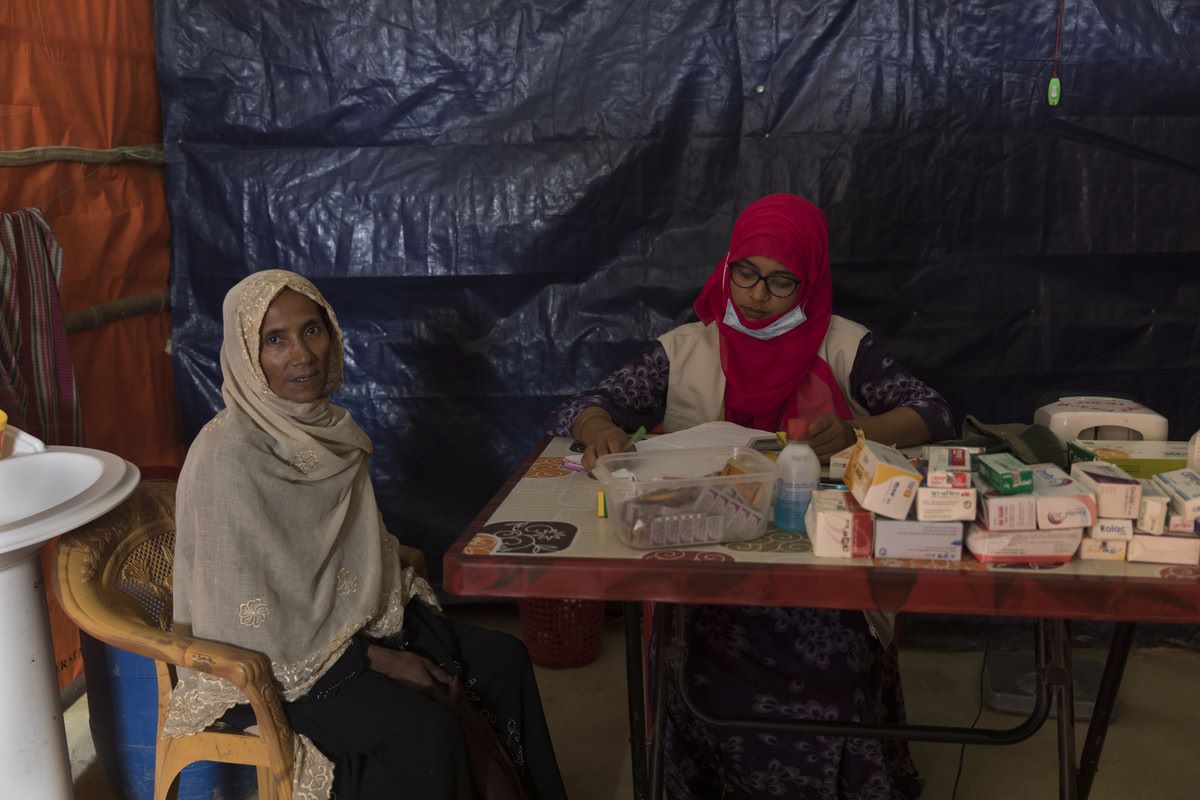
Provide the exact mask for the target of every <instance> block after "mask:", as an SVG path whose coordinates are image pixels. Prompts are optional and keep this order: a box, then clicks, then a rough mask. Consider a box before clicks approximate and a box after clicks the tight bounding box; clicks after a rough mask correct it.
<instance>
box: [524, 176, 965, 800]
mask: <svg viewBox="0 0 1200 800" xmlns="http://www.w3.org/2000/svg"><path fill="white" fill-rule="evenodd" d="M694 307H695V310H696V315H697V317H699V321H698V322H692V323H689V324H686V325H681V326H680V327H678V328H675V329H674V330H671V331H668V332H667V333H665V334H663V335H662V336H660V337H659V338H658V340H657V341H655V342H654V343H652V344H651V345H650V346H649V347H648V348H647V349H646V350H645V352H643V353H642V354H641V356H639V357H638V358H635V359H634V360H633V361H631V362H630V363H628V364H626V365H625V366H624V367H622V368H621V369H619V370H617V371H616V372H615V373H613V374H612V375H610V376H609V377H607V378H605V379H604V380H603V381H602V382H601V383H600V384H599V385H598V386H596V387H594V388H591V389H588V390H587V391H584V392H582V393H580V394H578V395H576V396H574V397H572V398H569V399H568V400H566V401H565V402H563V403H562V404H561V405H560V406H558V407H557V408H556V409H554V411H552V412H551V413H550V415H549V416H548V417H547V420H546V431H547V432H548V433H551V434H555V435H560V436H574V437H575V439H576V440H578V441H579V442H581V443H583V444H584V445H585V447H586V449H585V453H584V465H585V466H587V467H588V468H589V469H590V468H591V467H592V466H593V465H594V463H595V459H596V457H597V456H600V455H603V454H605V453H611V452H618V451H621V450H623V449H625V447H626V446H627V444H628V442H629V438H630V437H629V431H632V430H634V429H636V428H638V427H639V426H645V427H646V428H647V429H649V428H652V427H655V426H657V425H660V424H661V425H662V428H663V430H665V431H667V432H671V431H676V430H682V429H684V428H688V427H691V426H693V425H698V424H700V423H704V422H713V421H716V420H729V421H732V422H736V423H738V424H740V425H744V426H747V427H751V428H757V429H761V430H764V431H777V430H782V429H784V427H785V423H786V422H787V420H788V419H790V418H792V417H801V418H804V419H808V420H810V425H809V433H810V444H811V445H812V447H813V449H814V450H815V451H816V452H817V455H818V456H820V457H821V459H822V461H828V460H829V456H830V455H832V454H833V453H836V452H837V451H839V450H841V449H843V448H845V447H847V446H849V445H851V444H853V443H854V440H855V432H854V431H855V429H856V428H857V429H859V430H861V431H862V432H863V434H864V435H865V436H866V437H867V438H869V439H873V440H875V441H880V442H885V443H887V444H893V445H899V446H909V445H916V444H921V443H923V442H927V441H930V440H938V439H948V438H951V437H953V436H954V434H955V431H954V428H953V422H952V418H951V416H950V409H949V407H948V406H947V405H946V401H945V400H944V399H943V398H942V396H941V395H940V394H938V393H937V392H936V391H934V390H933V389H931V388H930V387H928V386H927V385H925V384H924V383H922V382H921V381H920V380H919V379H917V378H916V377H914V376H913V375H912V374H911V373H909V372H908V371H907V370H906V369H905V368H904V367H902V366H901V365H900V364H898V363H897V362H896V360H895V359H894V358H893V357H892V356H891V355H889V354H888V353H887V352H886V351H885V350H884V349H883V348H882V347H880V346H879V345H877V344H876V343H875V340H874V338H873V337H872V336H871V333H870V331H868V330H867V329H866V328H864V327H862V326H861V325H859V324H857V323H855V322H851V321H850V320H847V319H843V318H842V317H838V316H836V315H834V314H833V297H832V286H831V280H830V274H829V239H828V233H827V231H826V225H825V215H824V214H823V213H821V210H820V209H819V208H817V207H816V206H814V205H813V204H812V203H810V202H808V201H807V200H805V199H803V198H801V197H797V196H796V195H789V194H773V195H768V196H766V197H763V198H761V199H760V200H757V201H756V202H754V203H752V204H751V205H750V206H749V207H748V208H746V210H745V211H743V212H742V214H741V216H739V217H738V219H737V222H736V223H735V224H734V227H733V235H732V236H731V238H730V243H729V249H728V251H727V252H726V253H725V255H724V257H722V258H721V260H720V261H718V262H717V264H716V267H715V268H714V269H713V272H712V274H711V275H710V276H709V278H708V280H707V281H706V282H705V284H704V288H703V289H702V290H701V291H700V296H699V297H698V298H697V299H696V303H695V306H694ZM685 637H686V641H687V644H688V669H689V672H690V674H691V675H692V676H693V677H694V678H695V679H696V680H695V681H694V689H693V691H692V696H693V699H695V700H696V701H697V702H698V703H699V705H700V706H701V707H702V708H705V709H707V710H708V711H710V712H711V713H714V714H717V715H720V716H740V717H753V716H762V717H764V718H769V719H787V718H793V719H803V718H811V717H821V718H824V719H827V720H835V719H836V720H850V719H855V720H860V721H863V722H898V721H902V719H903V716H904V706H903V701H902V698H901V696H900V685H899V670H898V667H897V662H896V651H895V648H894V647H893V646H892V641H891V639H892V630H891V620H890V619H889V618H888V617H886V616H884V615H881V614H878V613H877V612H872V613H870V614H867V615H864V613H863V612H856V611H838V610H833V609H810V608H758V607H735V606H692V607H689V608H688V615H687V624H686V628H685ZM781 676H786V679H781ZM667 711H668V717H667V735H666V739H665V743H666V747H665V750H666V769H665V780H666V785H667V793H668V795H669V796H670V797H672V798H678V799H679V800H692V799H693V798H694V799H695V800H700V798H709V797H730V798H735V797H736V798H758V797H762V798H776V797H789V798H840V797H858V798H864V799H865V798H886V800H906V799H907V798H914V797H916V796H917V795H918V794H919V793H920V788H921V782H920V779H919V778H917V773H916V768H915V766H914V765H913V763H912V760H911V759H910V758H909V755H908V749H907V746H906V745H904V744H903V743H899V742H897V743H887V742H881V741H878V740H858V739H840V738H836V737H819V738H818V737H799V736H774V735H773V736H762V735H758V734H757V733H755V732H754V731H749V730H747V731H743V730H737V729H718V728H711V727H709V726H708V725H706V724H705V723H704V722H702V721H701V720H699V719H696V718H694V717H693V716H692V715H691V713H690V712H689V711H688V710H687V708H686V707H685V706H684V705H683V704H682V702H681V700H680V698H679V697H678V696H677V692H676V689H675V687H674V686H673V685H670V686H668V688H667Z"/></svg>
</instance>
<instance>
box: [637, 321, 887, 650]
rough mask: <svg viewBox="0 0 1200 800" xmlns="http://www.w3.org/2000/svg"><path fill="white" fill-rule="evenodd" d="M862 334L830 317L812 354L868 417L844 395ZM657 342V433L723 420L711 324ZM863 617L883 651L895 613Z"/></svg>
mask: <svg viewBox="0 0 1200 800" xmlns="http://www.w3.org/2000/svg"><path fill="white" fill-rule="evenodd" d="M868 333H870V331H868V330H867V329H866V328H864V327H863V326H862V325H859V324H858V323H857V322H851V321H850V320H848V319H846V318H844V317H839V316H837V315H834V316H833V317H832V318H831V319H830V321H829V330H828V331H827V332H826V333H825V339H824V341H822V342H821V347H820V348H818V350H817V355H818V356H820V357H821V358H823V359H825V363H826V364H828V365H829V368H830V370H832V371H833V377H834V379H835V380H837V385H838V388H840V389H841V390H842V396H843V397H844V398H845V399H846V404H847V405H849V406H850V411H851V413H852V414H854V416H856V417H867V416H870V412H869V411H867V409H865V408H863V406H862V404H860V403H859V402H858V400H857V399H856V398H855V397H854V395H853V393H852V392H851V391H850V370H851V369H852V368H853V367H854V357H855V356H857V355H858V345H859V343H860V342H861V341H862V338H863V337H864V336H866V335H867V334H868ZM658 340H659V341H660V342H662V346H663V349H664V350H666V351H667V361H668V362H669V363H670V365H671V371H670V374H669V375H668V378H667V412H666V415H665V416H664V417H663V431H664V432H666V433H672V432H674V431H680V430H684V429H685V428H691V427H693V426H695V425H699V424H701V423H703V422H716V421H717V420H722V419H725V373H724V371H723V370H722V369H721V341H720V336H719V334H718V333H717V324H716V323H715V322H714V323H712V324H710V325H705V324H704V323H703V322H691V323H688V324H687V325H680V326H679V327H678V328H675V329H674V330H670V331H667V332H666V333H664V334H663V335H662V336H660V337H658ZM863 615H864V616H866V618H867V625H868V626H869V627H870V629H871V633H872V634H874V636H875V638H876V639H878V640H879V641H880V643H881V644H882V645H883V646H884V647H889V646H890V645H891V643H892V639H893V638H894V636H895V630H896V615H895V614H894V613H892V612H887V611H875V610H864V611H863Z"/></svg>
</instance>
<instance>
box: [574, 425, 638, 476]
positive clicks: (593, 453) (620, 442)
mask: <svg viewBox="0 0 1200 800" xmlns="http://www.w3.org/2000/svg"><path fill="white" fill-rule="evenodd" d="M631 438H633V437H631V436H630V435H629V434H628V433H626V432H625V431H623V430H621V429H620V428H618V427H617V426H616V425H613V426H612V427H611V428H607V429H605V430H603V431H600V432H599V433H598V434H596V436H594V437H593V438H592V441H591V442H589V443H588V445H587V447H586V448H584V451H583V458H582V459H580V463H582V464H583V468H584V469H586V470H587V471H588V472H591V471H592V469H593V468H594V467H595V466H596V459H597V458H599V457H600V456H603V455H607V454H609V453H620V452H622V451H623V450H625V448H626V447H628V446H629V440H630V439H631Z"/></svg>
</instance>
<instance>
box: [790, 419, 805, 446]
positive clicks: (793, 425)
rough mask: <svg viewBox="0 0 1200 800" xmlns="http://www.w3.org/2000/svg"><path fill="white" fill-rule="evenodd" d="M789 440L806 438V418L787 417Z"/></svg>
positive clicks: (799, 440) (794, 440)
mask: <svg viewBox="0 0 1200 800" xmlns="http://www.w3.org/2000/svg"><path fill="white" fill-rule="evenodd" d="M787 435H788V441H789V442H801V441H804V440H805V439H807V438H808V420H806V419H789V420H788V423H787Z"/></svg>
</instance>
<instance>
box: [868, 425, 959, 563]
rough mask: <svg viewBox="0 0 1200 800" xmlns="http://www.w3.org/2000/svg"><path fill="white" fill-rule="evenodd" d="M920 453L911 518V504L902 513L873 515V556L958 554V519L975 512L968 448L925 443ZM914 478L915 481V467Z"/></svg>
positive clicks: (946, 557)
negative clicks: (922, 461) (921, 467)
mask: <svg viewBox="0 0 1200 800" xmlns="http://www.w3.org/2000/svg"><path fill="white" fill-rule="evenodd" d="M897 455H899V453H897ZM900 458H903V456H900ZM925 458H926V461H927V468H926V470H925V476H924V483H925V485H918V486H917V487H916V504H915V512H916V513H915V516H916V519H913V516H914V514H913V513H912V512H913V510H914V509H913V507H912V505H911V504H910V506H909V507H908V508H906V509H905V515H904V516H903V517H898V516H897V517H893V518H892V519H883V518H879V519H876V520H875V557H876V558H899V559H913V560H923V561H959V560H961V559H962V536H963V523H962V521H963V520H969V519H974V518H975V489H974V487H972V486H971V454H970V453H969V452H967V451H966V450H965V449H964V448H957V447H953V448H952V447H930V448H927V449H926V451H925ZM893 460H894V459H893ZM916 478H917V481H918V484H920V482H921V475H920V472H919V471H916Z"/></svg>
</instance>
